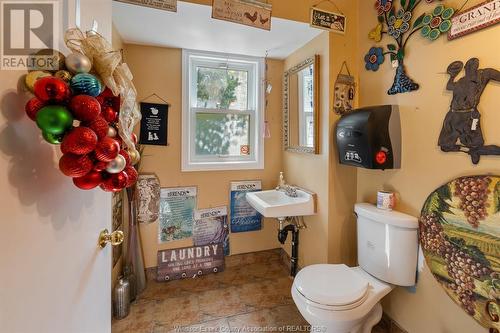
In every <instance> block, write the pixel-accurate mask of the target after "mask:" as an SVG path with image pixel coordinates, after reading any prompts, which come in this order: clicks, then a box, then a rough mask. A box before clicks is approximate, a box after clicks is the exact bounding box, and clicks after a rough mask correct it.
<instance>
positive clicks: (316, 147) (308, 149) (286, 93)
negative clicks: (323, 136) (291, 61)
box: [283, 55, 320, 154]
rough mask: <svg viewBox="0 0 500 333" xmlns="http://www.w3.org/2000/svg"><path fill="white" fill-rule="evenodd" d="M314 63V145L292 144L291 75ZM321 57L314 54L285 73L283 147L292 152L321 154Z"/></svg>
mask: <svg viewBox="0 0 500 333" xmlns="http://www.w3.org/2000/svg"><path fill="white" fill-rule="evenodd" d="M311 64H312V65H313V70H314V89H313V94H314V96H313V100H314V147H301V146H291V145H290V126H289V122H290V120H289V119H290V98H289V91H290V90H289V83H290V76H291V75H292V74H295V73H298V72H299V71H301V70H302V69H304V68H306V67H308V66H310V65H311ZM319 69H320V57H319V55H314V56H313V57H310V58H307V59H306V60H304V61H303V62H301V63H299V64H298V65H296V66H293V67H292V68H290V69H289V70H287V71H286V72H285V73H284V75H283V148H284V150H285V151H288V152H292V153H305V154H319V153H320V149H319V148H320V147H319V142H320V140H319V120H320V118H319V116H320V109H319V108H320V103H319V83H320V72H319Z"/></svg>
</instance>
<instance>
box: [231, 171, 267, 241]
mask: <svg viewBox="0 0 500 333" xmlns="http://www.w3.org/2000/svg"><path fill="white" fill-rule="evenodd" d="M261 189H262V183H261V181H260V180H259V181H243V182H232V183H231V198H230V204H231V232H247V231H257V230H260V229H262V215H260V214H259V212H258V211H256V210H255V209H254V208H253V207H252V206H250V204H249V203H248V201H247V199H246V194H247V192H255V191H260V190H261Z"/></svg>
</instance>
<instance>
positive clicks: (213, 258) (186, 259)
mask: <svg viewBox="0 0 500 333" xmlns="http://www.w3.org/2000/svg"><path fill="white" fill-rule="evenodd" d="M223 270H224V246H223V244H222V243H218V244H210V245H204V246H191V247H183V248H178V249H170V250H163V251H158V271H157V278H156V279H157V280H158V281H169V280H179V279H186V278H195V277H198V276H201V275H205V274H209V273H217V272H222V271H223Z"/></svg>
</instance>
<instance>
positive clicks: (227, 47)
mask: <svg viewBox="0 0 500 333" xmlns="http://www.w3.org/2000/svg"><path fill="white" fill-rule="evenodd" d="M113 23H114V25H115V26H116V28H117V30H118V32H119V33H120V35H121V36H122V38H123V41H124V42H125V43H130V44H143V45H153V46H163V47H174V48H185V49H194V50H204V51H212V52H223V53H232V54H244V55H250V56H257V57H263V56H265V54H266V50H269V57H271V58H277V59H284V58H286V57H287V56H288V55H290V54H291V53H293V51H295V50H297V49H299V48H300V47H302V46H303V45H305V44H306V43H307V42H309V41H310V40H311V39H313V38H314V37H316V36H317V35H319V34H320V33H321V30H318V29H314V28H311V27H309V25H308V24H306V23H301V22H295V21H290V20H284V19H280V18H272V29H271V31H266V30H262V29H256V28H251V27H247V26H244V25H240V24H235V23H231V22H226V21H220V20H215V19H212V8H211V7H210V6H204V5H197V4H192V3H187V2H181V1H179V2H178V4H177V13H173V12H167V11H163V10H158V9H153V8H147V7H141V6H136V5H130V4H125V3H121V2H116V1H113Z"/></svg>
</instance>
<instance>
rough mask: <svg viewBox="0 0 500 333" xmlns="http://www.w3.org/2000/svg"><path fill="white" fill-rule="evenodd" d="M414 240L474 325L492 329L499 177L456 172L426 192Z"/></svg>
mask: <svg viewBox="0 0 500 333" xmlns="http://www.w3.org/2000/svg"><path fill="white" fill-rule="evenodd" d="M419 234H420V235H419V240H420V245H421V246H422V250H423V253H424V256H425V259H426V261H427V265H428V266H429V269H430V271H431V272H432V274H433V275H434V277H435V278H436V280H437V281H438V282H439V284H441V286H442V287H443V288H444V290H445V291H446V293H447V294H448V296H449V297H450V298H451V299H452V300H453V301H454V302H455V303H457V304H458V305H460V306H461V307H462V309H463V310H464V311H465V312H466V313H467V314H469V315H470V316H472V317H473V318H474V319H475V320H476V321H477V322H478V323H479V324H481V325H482V326H484V327H486V328H490V332H498V329H500V325H499V322H498V318H499V314H500V307H499V304H498V299H499V298H500V280H499V278H500V177H499V176H471V177H462V178H458V179H456V180H453V181H452V182H450V183H448V184H445V185H443V186H441V187H440V188H438V189H437V190H436V191H434V192H433V193H431V195H430V196H429V197H428V198H427V200H426V202H425V204H424V207H423V209H422V213H421V217H420V220H419Z"/></svg>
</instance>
